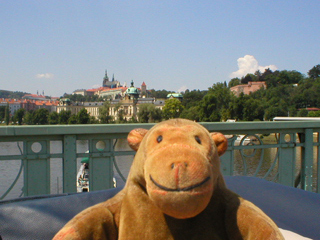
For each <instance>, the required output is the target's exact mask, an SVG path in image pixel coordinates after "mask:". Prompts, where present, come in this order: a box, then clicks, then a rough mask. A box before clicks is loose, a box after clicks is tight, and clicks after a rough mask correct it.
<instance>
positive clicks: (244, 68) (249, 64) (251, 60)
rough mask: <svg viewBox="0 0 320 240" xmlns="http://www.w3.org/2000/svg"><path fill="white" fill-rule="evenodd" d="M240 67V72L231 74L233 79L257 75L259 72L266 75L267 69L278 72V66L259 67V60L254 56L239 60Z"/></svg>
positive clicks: (246, 56)
mask: <svg viewBox="0 0 320 240" xmlns="http://www.w3.org/2000/svg"><path fill="white" fill-rule="evenodd" d="M237 61H238V67H239V70H238V71H235V72H233V73H231V74H230V77H231V78H236V77H238V78H241V77H243V76H245V75H247V74H248V73H255V72H256V71H257V70H259V71H260V72H261V73H264V71H265V69H268V68H270V70H272V71H275V70H277V69H278V68H277V66H275V65H269V66H264V67H263V66H259V63H258V61H257V59H255V57H254V56H252V55H245V56H244V57H243V58H238V60H237Z"/></svg>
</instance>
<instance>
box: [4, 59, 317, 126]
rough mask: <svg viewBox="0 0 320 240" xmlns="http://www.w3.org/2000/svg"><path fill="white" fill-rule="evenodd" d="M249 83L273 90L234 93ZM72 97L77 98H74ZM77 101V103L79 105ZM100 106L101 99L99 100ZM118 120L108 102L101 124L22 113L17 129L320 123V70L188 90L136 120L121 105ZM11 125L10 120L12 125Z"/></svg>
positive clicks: (81, 117)
mask: <svg viewBox="0 0 320 240" xmlns="http://www.w3.org/2000/svg"><path fill="white" fill-rule="evenodd" d="M249 81H264V82H265V83H266V85H267V88H266V89H265V88H261V89H260V90H258V91H256V92H253V93H251V94H249V95H245V94H243V93H241V94H240V95H239V96H236V95H235V94H234V93H233V92H232V91H231V90H230V88H231V87H233V86H236V85H239V84H247V83H248V82H249ZM169 93H171V91H166V90H159V91H155V90H151V94H152V96H154V97H155V96H157V97H158V98H165V97H166V96H167V94H169ZM71 97H72V96H71ZM78 97H79V96H73V98H75V99H73V101H79V99H77V98H78ZM97 100H98V99H97ZM115 108H116V109H115V110H116V112H117V116H116V119H115V118H114V116H111V115H109V112H110V111H109V109H110V102H109V101H105V103H104V105H103V106H102V107H101V108H100V109H99V117H98V119H96V118H94V117H92V116H90V115H89V114H88V113H87V111H86V109H82V110H81V111H80V112H79V113H78V114H71V112H70V111H62V112H60V113H56V112H52V113H49V111H48V110H47V109H38V110H36V111H31V112H26V111H25V110H24V109H19V110H18V111H16V113H15V115H14V116H13V117H12V121H13V122H14V123H16V124H30V125H33V124H89V123H135V122H141V123H144V122H159V121H162V120H164V119H169V118H176V117H181V118H187V119H190V120H195V121H199V122H217V121H225V120H227V119H236V120H237V121H255V120H260V121H263V120H266V121H269V120H272V119H273V118H274V117H276V116H292V117H295V116H301V117H305V116H309V117H320V111H308V110H307V108H320V65H316V66H314V67H313V68H312V69H310V70H309V72H308V75H307V76H305V75H303V74H301V73H300V72H297V71H287V70H283V71H271V70H270V69H267V70H265V72H263V73H260V72H259V71H257V72H256V73H254V74H247V75H246V76H244V77H242V78H234V79H231V80H230V81H229V83H227V82H223V83H216V84H214V85H213V86H212V87H210V88H209V89H208V90H206V91H200V90H193V91H190V90H186V91H185V92H184V93H183V100H182V101H180V100H178V99H169V100H166V102H165V105H164V107H163V109H162V110H160V109H159V108H156V107H155V105H153V104H141V105H139V111H138V113H137V116H136V117H133V118H131V119H129V120H128V119H126V118H125V113H124V110H123V109H122V108H121V104H120V103H119V104H117V105H116V107H115ZM5 118H6V119H8V110H6V109H5V107H0V119H2V120H3V119H5ZM6 122H7V120H6Z"/></svg>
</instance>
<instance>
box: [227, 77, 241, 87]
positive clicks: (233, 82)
mask: <svg viewBox="0 0 320 240" xmlns="http://www.w3.org/2000/svg"><path fill="white" fill-rule="evenodd" d="M240 84H241V81H240V79H239V78H232V79H231V80H230V81H229V83H228V88H232V87H234V86H237V85H240Z"/></svg>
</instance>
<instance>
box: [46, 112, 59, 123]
mask: <svg viewBox="0 0 320 240" xmlns="http://www.w3.org/2000/svg"><path fill="white" fill-rule="evenodd" d="M48 123H49V124H51V125H54V124H58V123H59V114H58V113H57V112H52V113H50V114H49V116H48Z"/></svg>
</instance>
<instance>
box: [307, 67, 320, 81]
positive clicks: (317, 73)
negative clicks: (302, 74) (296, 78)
mask: <svg viewBox="0 0 320 240" xmlns="http://www.w3.org/2000/svg"><path fill="white" fill-rule="evenodd" d="M308 76H309V78H312V79H316V78H319V77H320V64H318V65H316V66H314V67H313V68H311V69H310V70H309V72H308Z"/></svg>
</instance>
